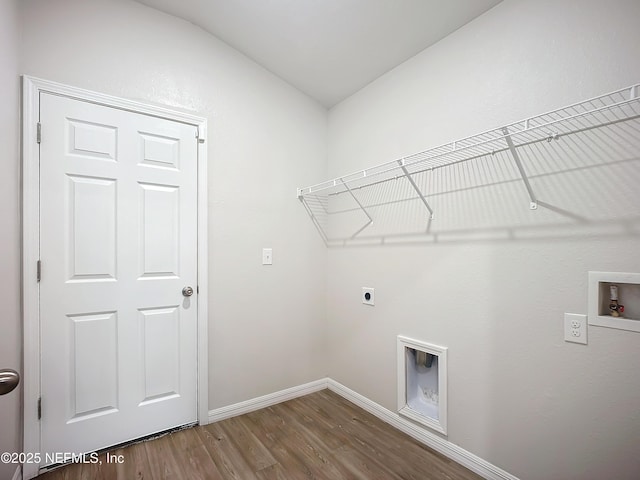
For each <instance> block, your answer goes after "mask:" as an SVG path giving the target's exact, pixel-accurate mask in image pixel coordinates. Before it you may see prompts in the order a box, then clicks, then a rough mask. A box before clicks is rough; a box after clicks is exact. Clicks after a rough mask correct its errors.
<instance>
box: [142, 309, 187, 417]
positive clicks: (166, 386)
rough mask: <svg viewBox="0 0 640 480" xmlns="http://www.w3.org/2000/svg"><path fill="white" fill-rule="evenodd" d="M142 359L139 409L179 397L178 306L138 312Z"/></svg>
mask: <svg viewBox="0 0 640 480" xmlns="http://www.w3.org/2000/svg"><path fill="white" fill-rule="evenodd" d="M139 319H140V329H141V335H140V340H141V342H140V350H141V352H142V357H143V368H142V382H141V383H142V385H141V387H142V389H141V391H142V392H143V394H142V400H141V402H140V406H144V405H147V404H149V403H155V402H160V401H164V400H169V399H171V398H174V397H176V396H178V395H180V368H179V366H180V342H179V338H180V310H179V307H178V305H175V306H170V307H161V308H149V309H144V310H140V316H139Z"/></svg>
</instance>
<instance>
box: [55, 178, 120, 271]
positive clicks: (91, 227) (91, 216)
mask: <svg viewBox="0 0 640 480" xmlns="http://www.w3.org/2000/svg"><path fill="white" fill-rule="evenodd" d="M67 178H68V191H67V194H68V203H69V210H68V213H67V215H66V218H67V224H68V226H69V230H68V237H67V239H66V242H67V245H68V246H69V251H68V252H67V255H68V258H69V280H71V281H96V280H115V278H116V266H117V260H116V259H117V253H116V230H117V208H116V207H117V192H116V188H117V183H116V180H115V179H112V178H95V177H86V176H78V175H67Z"/></svg>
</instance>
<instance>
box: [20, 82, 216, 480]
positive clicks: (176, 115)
mask: <svg viewBox="0 0 640 480" xmlns="http://www.w3.org/2000/svg"><path fill="white" fill-rule="evenodd" d="M41 92H47V93H51V94H54V95H60V96H64V97H69V98H74V99H78V100H82V101H85V102H90V103H95V104H98V105H104V106H107V107H112V108H118V109H121V110H127V111H131V112H136V113H141V114H145V115H151V116H155V117H159V118H165V119H168V120H173V121H177V122H182V123H186V124H189V125H194V126H196V127H197V128H198V139H199V142H198V289H199V292H200V294H199V295H197V302H198V358H197V361H198V422H199V423H200V424H202V425H203V424H206V423H208V418H209V405H208V392H209V388H208V369H207V367H208V353H207V349H208V336H207V318H208V314H207V306H208V305H207V292H208V274H207V272H208V260H207V248H208V242H207V144H206V143H205V140H206V139H207V120H206V119H205V118H202V117H198V116H195V115H192V114H190V113H185V112H180V111H176V110H171V109H169V108H166V107H162V106H155V105H147V104H144V103H140V102H137V101H134V100H127V99H122V98H118V97H113V96H111V95H105V94H102V93H97V92H92V91H89V90H84V89H80V88H76V87H70V86H67V85H62V84H59V83H56V82H51V81H48V80H42V79H39V78H34V77H30V76H23V77H22V229H23V239H22V241H23V246H22V288H23V290H22V292H23V318H24V324H23V325H24V327H23V329H24V330H23V332H24V333H23V335H24V365H23V369H24V371H23V379H24V384H23V388H24V392H23V402H24V405H23V406H24V414H23V415H24V417H23V421H24V452H26V453H39V452H40V421H39V420H38V409H37V404H38V398H39V397H40V312H39V311H40V309H39V292H40V289H39V285H38V282H37V276H36V264H37V261H38V259H39V258H40V245H39V242H40V240H39V239H40V222H39V217H40V211H39V204H40V199H39V196H40V187H39V179H40V166H39V163H40V162H39V158H40V148H39V144H38V143H37V134H38V131H37V124H38V120H39V118H40V114H39V111H40V101H39V98H40V93H41ZM44 134H45V135H46V132H45V133H44ZM38 469H39V465H38V464H34V463H28V464H25V465H24V470H23V475H24V478H25V479H30V478H33V477H35V476H36V475H37V474H38Z"/></svg>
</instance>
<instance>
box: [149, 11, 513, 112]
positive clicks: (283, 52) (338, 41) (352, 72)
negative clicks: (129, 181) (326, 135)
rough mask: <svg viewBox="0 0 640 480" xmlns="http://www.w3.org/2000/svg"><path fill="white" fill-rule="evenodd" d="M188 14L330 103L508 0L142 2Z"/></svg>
mask: <svg viewBox="0 0 640 480" xmlns="http://www.w3.org/2000/svg"><path fill="white" fill-rule="evenodd" d="M137 1H139V2H140V3H143V4H145V5H148V6H150V7H153V8H156V9H158V10H161V11H163V12H166V13H169V14H171V15H174V16H176V17H179V18H183V19H185V20H187V21H189V22H191V23H193V24H195V25H198V26H199V27H201V28H203V29H204V30H206V31H208V32H209V33H211V34H212V35H215V36H216V37H218V38H219V39H221V40H223V41H224V42H226V43H227V44H229V45H230V46H232V47H233V48H235V49H236V50H238V51H240V52H242V53H244V54H245V55H246V56H248V57H249V58H251V59H253V60H254V61H256V62H257V63H259V64H260V65H262V66H263V67H265V68H266V69H267V70H269V71H271V72H273V73H274V74H276V75H278V76H279V77H281V78H282V79H284V80H285V81H287V82H289V83H290V84H292V85H293V86H295V87H296V88H298V89H299V90H301V91H302V92H304V93H306V94H307V95H309V96H310V97H312V98H315V99H316V100H317V101H318V102H320V103H321V104H323V105H324V106H326V107H332V106H333V105H335V104H336V103H338V102H340V101H341V100H343V99H345V98H346V97H348V96H349V95H351V94H353V93H355V92H357V91H358V90H360V89H361V88H362V87H364V86H365V85H367V84H368V83H370V82H372V81H373V80H375V79H376V78H378V77H379V76H381V75H382V74H384V73H385V72H388V71H389V70H391V69H392V68H394V67H395V66H397V65H399V64H401V63H402V62H404V61H405V60H407V59H409V58H411V57H412V56H414V55H416V54H417V53H418V52H420V51H422V50H424V49H425V48H427V47H429V46H430V45H433V44H434V43H436V42H437V41H438V40H440V39H442V38H444V37H445V36H447V35H449V34H450V33H451V32H453V31H455V30H457V29H458V28H460V27H461V26H463V25H464V24H466V23H468V22H469V21H471V20H473V19H474V18H476V17H477V16H479V15H481V14H482V13H484V12H486V11H487V10H489V9H490V8H491V7H493V6H495V5H496V4H498V3H500V1H502V0H180V1H176V0H137Z"/></svg>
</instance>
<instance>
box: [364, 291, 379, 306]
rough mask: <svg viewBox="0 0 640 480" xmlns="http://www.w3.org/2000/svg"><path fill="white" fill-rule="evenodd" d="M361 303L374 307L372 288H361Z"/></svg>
mask: <svg viewBox="0 0 640 480" xmlns="http://www.w3.org/2000/svg"><path fill="white" fill-rule="evenodd" d="M362 303H364V304H365V305H371V306H374V305H375V304H376V302H375V296H374V290H373V288H371V287H362Z"/></svg>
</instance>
